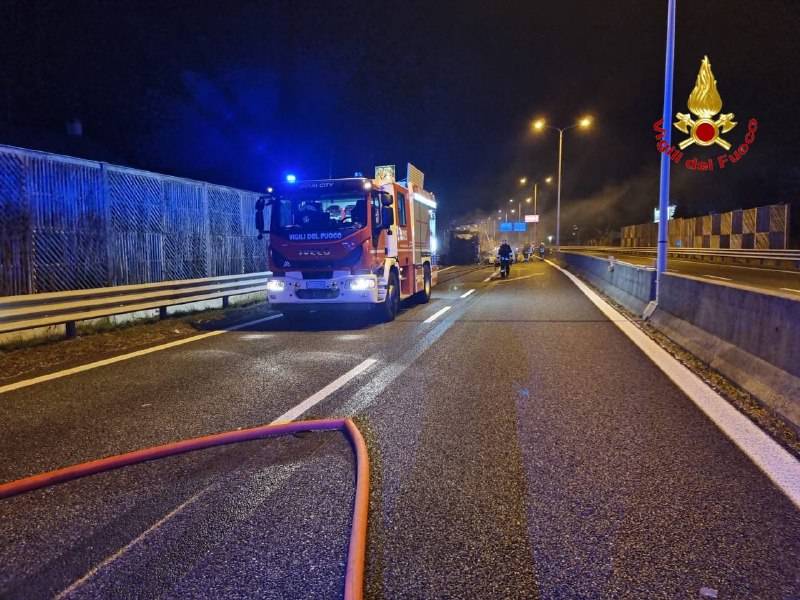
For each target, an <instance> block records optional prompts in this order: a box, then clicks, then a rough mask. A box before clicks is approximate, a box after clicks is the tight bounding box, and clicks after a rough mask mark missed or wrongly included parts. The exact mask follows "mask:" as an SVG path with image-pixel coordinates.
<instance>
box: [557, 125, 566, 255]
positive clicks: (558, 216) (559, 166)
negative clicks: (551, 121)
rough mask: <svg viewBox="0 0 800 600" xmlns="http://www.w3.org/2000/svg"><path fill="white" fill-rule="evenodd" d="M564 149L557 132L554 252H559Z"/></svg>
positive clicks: (559, 133) (561, 137) (560, 136)
mask: <svg viewBox="0 0 800 600" xmlns="http://www.w3.org/2000/svg"><path fill="white" fill-rule="evenodd" d="M563 148H564V130H563V129H559V130H558V192H556V250H561V157H562V154H563V152H562V151H563Z"/></svg>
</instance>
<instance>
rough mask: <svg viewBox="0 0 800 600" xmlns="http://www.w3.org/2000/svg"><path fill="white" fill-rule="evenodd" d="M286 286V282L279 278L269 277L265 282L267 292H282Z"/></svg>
mask: <svg viewBox="0 0 800 600" xmlns="http://www.w3.org/2000/svg"><path fill="white" fill-rule="evenodd" d="M285 287H286V283H285V282H283V281H281V280H280V279H270V280H269V281H268V282H267V291H269V292H282V291H283V290H284V288H285Z"/></svg>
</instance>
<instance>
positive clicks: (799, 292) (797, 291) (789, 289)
mask: <svg viewBox="0 0 800 600" xmlns="http://www.w3.org/2000/svg"><path fill="white" fill-rule="evenodd" d="M781 289H782V290H783V291H785V292H794V293H795V294H800V290H794V289H792V288H781Z"/></svg>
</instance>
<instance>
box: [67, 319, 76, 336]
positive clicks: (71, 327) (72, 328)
mask: <svg viewBox="0 0 800 600" xmlns="http://www.w3.org/2000/svg"><path fill="white" fill-rule="evenodd" d="M65 325H66V335H67V337H68V338H74V337H75V336H76V335H78V328H77V326H76V325H75V321H67V322H66V323H65Z"/></svg>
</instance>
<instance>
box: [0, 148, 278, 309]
mask: <svg viewBox="0 0 800 600" xmlns="http://www.w3.org/2000/svg"><path fill="white" fill-rule="evenodd" d="M258 196H259V194H257V193H255V192H248V191H244V190H238V189H234V188H229V187H225V186H219V185H213V184H210V183H204V182H200V181H192V180H189V179H180V178H177V177H170V176H166V175H159V174H157V173H149V172H147V171H139V170H136V169H129V168H126V167H120V166H116V165H110V164H107V163H99V162H93V161H88V160H81V159H76V158H71V157H68V156H61V155H56V154H48V153H45V152H38V151H34V150H26V149H22V148H14V147H11V146H3V145H0V296H12V295H18V294H34V293H38V292H56V291H64V290H76V289H87V288H97V287H106V286H115V285H129V284H140V283H156V282H159V281H166V280H175V279H197V278H202V277H216V276H219V275H239V274H244V273H254V272H258V271H264V270H266V242H265V241H264V240H258V239H256V236H257V232H256V230H255V222H254V214H255V202H256V200H257V199H258Z"/></svg>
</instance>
